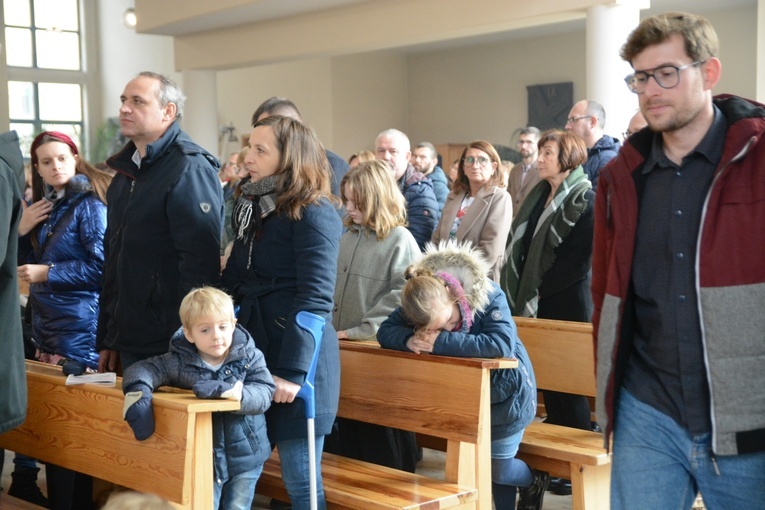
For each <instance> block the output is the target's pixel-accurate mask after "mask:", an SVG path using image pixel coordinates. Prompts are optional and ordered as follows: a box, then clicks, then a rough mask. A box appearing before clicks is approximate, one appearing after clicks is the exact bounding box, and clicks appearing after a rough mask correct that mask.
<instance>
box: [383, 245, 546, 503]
mask: <svg viewBox="0 0 765 510" xmlns="http://www.w3.org/2000/svg"><path fill="white" fill-rule="evenodd" d="M489 270H490V265H489V263H488V262H487V261H486V260H485V258H484V257H483V255H482V253H481V252H480V251H479V250H478V249H476V248H473V247H472V246H471V245H470V244H463V245H459V244H457V243H455V242H453V241H450V242H446V243H441V244H440V245H439V246H438V247H436V246H434V245H432V244H430V245H428V247H427V249H426V251H425V254H424V256H423V257H422V259H421V260H420V261H419V262H418V263H416V264H413V265H412V266H410V267H409V268H408V269H407V271H406V277H407V282H406V284H405V285H404V289H403V290H402V292H401V306H400V307H398V308H396V310H394V311H393V313H392V314H391V315H390V317H388V319H387V320H386V321H385V322H383V323H382V325H381V326H380V330H379V331H378V333H377V339H378V341H379V342H380V345H382V346H383V347H386V348H389V349H397V350H400V351H412V352H415V353H417V354H421V353H433V354H438V355H441V356H461V357H475V358H517V359H518V368H515V369H503V370H496V371H494V372H492V381H491V459H492V466H491V468H492V469H491V471H492V493H493V496H494V507H495V508H496V510H509V509H515V508H516V506H515V497H516V492H518V493H519V494H520V499H519V501H518V507H517V508H518V509H519V510H520V509H522V510H539V509H541V508H542V500H543V498H544V493H545V490H546V488H547V484H548V481H549V475H548V474H547V473H545V472H541V471H536V470H533V469H531V468H530V467H529V466H527V465H526V463H525V462H523V461H522V460H520V459H517V458H515V455H516V453H517V452H518V446H519V445H520V443H521V439H522V438H523V431H524V429H525V428H526V426H528V425H529V423H531V422H532V420H533V419H534V415H535V413H536V407H537V402H536V394H537V388H536V380H535V378H534V371H533V369H532V367H531V361H530V360H529V356H528V354H527V352H526V349H525V347H524V346H523V344H522V343H521V340H520V339H519V338H518V333H517V330H516V328H515V323H514V322H513V318H512V316H511V314H510V308H509V307H508V304H507V298H506V297H505V293H504V292H502V290H501V289H500V288H499V285H497V284H496V283H495V282H493V281H492V280H491V279H490V278H489V277H488V276H487V275H488V272H489ZM445 383H446V381H445ZM415 390H416V388H415Z"/></svg>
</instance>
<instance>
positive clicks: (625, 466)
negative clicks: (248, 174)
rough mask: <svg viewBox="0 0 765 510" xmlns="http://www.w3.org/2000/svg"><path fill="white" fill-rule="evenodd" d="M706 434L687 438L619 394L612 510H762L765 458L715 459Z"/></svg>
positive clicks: (666, 419)
mask: <svg viewBox="0 0 765 510" xmlns="http://www.w3.org/2000/svg"><path fill="white" fill-rule="evenodd" d="M711 439H712V437H711V434H708V433H707V434H699V435H695V436H694V435H691V434H690V433H689V432H688V431H687V430H686V429H685V428H683V427H681V426H680V425H678V424H677V422H676V421H674V420H673V419H672V418H670V417H668V416H667V415H665V414H663V413H661V412H659V411H657V410H656V409H654V408H653V407H651V406H649V405H647V404H644V403H643V402H641V401H639V400H638V399H636V398H635V397H634V396H632V395H631V394H630V393H629V392H628V391H626V390H625V389H624V388H622V390H621V393H620V398H619V408H618V413H617V418H616V422H615V424H614V446H613V459H612V463H611V509H612V510H627V509H636V510H638V509H640V510H642V509H645V508H656V509H662V510H663V509H667V510H674V509H678V510H687V509H689V508H691V506H692V505H693V501H694V499H695V497H696V493H697V492H701V495H702V497H703V498H704V504H705V506H706V507H707V508H711V509H715V510H720V509H722V510H726V509H730V510H741V509H743V508H746V509H747V510H755V509H757V510H765V452H759V453H752V454H746V455H729V456H715V455H714V454H713V452H712V446H711Z"/></svg>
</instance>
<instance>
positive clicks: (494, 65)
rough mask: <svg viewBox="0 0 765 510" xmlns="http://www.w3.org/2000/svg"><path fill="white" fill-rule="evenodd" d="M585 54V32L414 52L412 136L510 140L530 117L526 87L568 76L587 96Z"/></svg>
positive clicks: (437, 140) (411, 70)
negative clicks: (450, 49) (421, 52)
mask: <svg viewBox="0 0 765 510" xmlns="http://www.w3.org/2000/svg"><path fill="white" fill-rule="evenodd" d="M583 55H584V32H572V33H566V34H558V35H555V36H547V37H543V38H531V39H523V40H519V41H510V42H504V43H496V44H490V45H480V46H471V47H467V48H463V49H460V50H452V51H443V52H435V53H425V54H417V55H413V56H411V57H410V59H409V73H410V80H409V85H410V99H411V101H410V110H409V111H410V126H411V129H410V131H411V132H410V136H411V137H412V138H413V139H415V140H418V141H422V140H428V141H431V142H433V143H452V142H469V141H472V140H475V139H484V140H488V141H490V142H492V143H501V144H505V145H508V144H509V143H510V135H511V133H512V132H513V131H514V130H515V129H516V128H518V127H522V126H525V125H526V122H527V119H528V108H527V106H528V99H527V97H528V96H527V91H526V87H527V86H529V85H537V84H543V83H558V82H564V81H572V82H574V97H575V98H576V97H578V96H579V95H581V94H583V93H584V80H585V68H584V58H583ZM414 143H416V142H414Z"/></svg>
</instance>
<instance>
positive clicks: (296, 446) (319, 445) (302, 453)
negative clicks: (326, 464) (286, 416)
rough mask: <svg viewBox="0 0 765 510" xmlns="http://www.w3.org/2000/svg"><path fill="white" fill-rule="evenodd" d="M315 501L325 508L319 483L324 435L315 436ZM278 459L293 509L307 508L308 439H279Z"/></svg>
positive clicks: (321, 487) (307, 509) (306, 509)
mask: <svg viewBox="0 0 765 510" xmlns="http://www.w3.org/2000/svg"><path fill="white" fill-rule="evenodd" d="M315 442H316V492H317V494H316V501H317V502H318V508H319V510H325V509H326V508H327V502H326V501H325V500H324V486H323V485H322V483H321V452H322V450H323V449H324V436H316V441H315ZM276 446H277V447H278V448H279V459H281V462H282V479H283V480H284V486H285V487H286V488H287V494H289V496H290V501H291V502H292V508H293V510H309V509H310V507H311V490H310V484H309V468H308V439H307V438H305V437H302V438H298V439H288V440H283V441H279V442H278V443H277V445H276Z"/></svg>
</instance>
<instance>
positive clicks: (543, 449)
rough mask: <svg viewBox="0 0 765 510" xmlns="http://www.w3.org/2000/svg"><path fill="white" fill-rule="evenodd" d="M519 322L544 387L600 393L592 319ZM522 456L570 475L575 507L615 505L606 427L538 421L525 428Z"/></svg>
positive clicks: (540, 466)
mask: <svg viewBox="0 0 765 510" xmlns="http://www.w3.org/2000/svg"><path fill="white" fill-rule="evenodd" d="M515 323H516V325H517V326H518V336H519V337H520V338H521V340H522V341H523V344H524V346H525V347H526V350H527V351H528V353H529V357H530V358H531V364H532V365H533V367H534V374H535V375H536V379H537V387H538V388H540V389H546V390H553V391H561V392H565V393H573V394H576V395H584V396H587V397H595V394H596V383H595V355H594V350H593V343H592V324H589V323H581V322H566V321H553V320H545V319H529V318H523V317H516V318H515ZM518 457H519V458H521V459H523V460H524V461H525V462H526V463H527V464H529V465H530V466H531V467H533V468H535V469H539V470H542V471H547V472H549V473H550V474H551V476H558V477H561V478H567V479H570V480H571V488H572V508H573V509H574V510H599V509H601V508H608V507H609V494H610V483H611V456H610V454H609V453H608V452H607V451H606V449H605V448H604V446H603V434H601V433H600V432H592V431H589V430H578V429H572V428H569V427H561V426H558V425H552V424H548V423H544V422H534V423H532V424H531V425H530V426H529V427H528V428H527V429H526V432H525V433H524V436H523V441H522V442H521V445H520V448H519V451H518Z"/></svg>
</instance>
